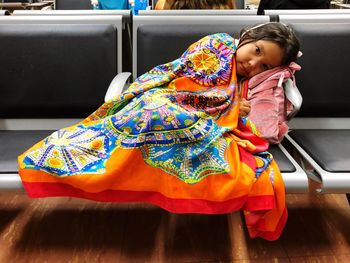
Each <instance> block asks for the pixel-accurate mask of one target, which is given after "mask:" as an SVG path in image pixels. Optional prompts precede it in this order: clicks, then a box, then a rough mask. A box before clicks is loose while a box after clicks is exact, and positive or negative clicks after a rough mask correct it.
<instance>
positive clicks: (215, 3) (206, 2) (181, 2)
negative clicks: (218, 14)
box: [170, 0, 233, 9]
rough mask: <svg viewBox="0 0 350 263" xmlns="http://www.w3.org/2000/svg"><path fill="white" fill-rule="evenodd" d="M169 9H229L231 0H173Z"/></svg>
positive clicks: (231, 6)
mask: <svg viewBox="0 0 350 263" xmlns="http://www.w3.org/2000/svg"><path fill="white" fill-rule="evenodd" d="M170 8H171V9H231V8H233V5H232V0H175V1H174V2H173V3H172V4H171V7H170Z"/></svg>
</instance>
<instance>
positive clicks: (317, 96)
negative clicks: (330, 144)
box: [280, 15, 350, 117]
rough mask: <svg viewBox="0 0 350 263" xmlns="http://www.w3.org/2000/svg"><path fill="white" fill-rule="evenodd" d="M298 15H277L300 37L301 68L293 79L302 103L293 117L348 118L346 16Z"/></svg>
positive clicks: (349, 30)
mask: <svg viewBox="0 0 350 263" xmlns="http://www.w3.org/2000/svg"><path fill="white" fill-rule="evenodd" d="M298 17H299V19H298V18H297V17H296V16H295V17H293V18H291V19H289V18H290V17H288V16H280V18H281V19H280V20H281V22H284V23H287V24H289V25H290V26H292V27H293V28H294V30H295V31H296V33H297V35H298V36H299V38H300V40H301V47H302V52H303V56H302V57H301V58H299V59H298V63H299V64H300V65H301V67H302V70H301V71H300V72H297V73H296V79H297V84H298V88H299V90H300V92H301V94H302V96H303V106H302V107H301V110H300V111H299V113H298V115H297V116H298V117H350V107H349V98H350V89H349V80H348V75H349V61H350V52H349V41H350V17H348V18H347V19H345V17H343V16H342V17H339V16H338V18H337V19H336V18H335V17H333V16H331V17H330V18H329V16H327V17H323V20H322V19H321V17H322V16H321V15H317V16H316V18H315V19H312V18H310V16H298ZM312 17H313V16H312ZM287 18H288V19H287Z"/></svg>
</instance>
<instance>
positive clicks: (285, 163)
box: [268, 145, 296, 173]
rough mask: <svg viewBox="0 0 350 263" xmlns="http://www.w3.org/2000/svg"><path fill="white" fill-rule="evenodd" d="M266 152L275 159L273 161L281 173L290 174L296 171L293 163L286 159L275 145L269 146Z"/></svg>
mask: <svg viewBox="0 0 350 263" xmlns="http://www.w3.org/2000/svg"><path fill="white" fill-rule="evenodd" d="M268 151H269V152H270V153H271V154H272V155H273V157H274V158H275V161H276V162H277V164H278V167H279V168H280V170H281V172H282V173H292V172H295V171H296V168H295V166H294V165H293V163H292V162H291V161H290V160H289V159H288V158H287V156H286V155H285V154H284V153H283V152H282V151H281V149H280V148H279V147H278V146H277V145H271V146H270V148H269V150H268Z"/></svg>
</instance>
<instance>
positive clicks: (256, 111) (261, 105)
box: [248, 87, 288, 144]
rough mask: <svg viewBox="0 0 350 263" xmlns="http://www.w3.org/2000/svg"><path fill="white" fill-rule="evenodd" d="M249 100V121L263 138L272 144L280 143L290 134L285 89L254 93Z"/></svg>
mask: <svg viewBox="0 0 350 263" xmlns="http://www.w3.org/2000/svg"><path fill="white" fill-rule="evenodd" d="M252 91H253V90H252ZM248 100H249V102H250V105H251V112H250V113H249V119H250V120H252V121H253V123H254V124H255V125H256V127H257V128H258V129H259V131H260V133H261V136H262V137H263V138H265V139H266V140H267V141H269V142H270V143H272V144H277V143H280V142H281V141H282V139H283V137H284V135H285V134H286V133H287V132H288V125H287V124H286V121H285V120H286V118H285V109H284V107H285V106H284V92H283V88H278V87H277V88H275V90H274V89H273V88H271V89H267V90H263V91H260V92H257V93H254V92H252V94H251V95H250V96H249V95H248Z"/></svg>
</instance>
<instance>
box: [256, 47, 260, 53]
mask: <svg viewBox="0 0 350 263" xmlns="http://www.w3.org/2000/svg"><path fill="white" fill-rule="evenodd" d="M255 53H256V54H257V55H259V54H260V48H259V47H258V46H256V47H255Z"/></svg>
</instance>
